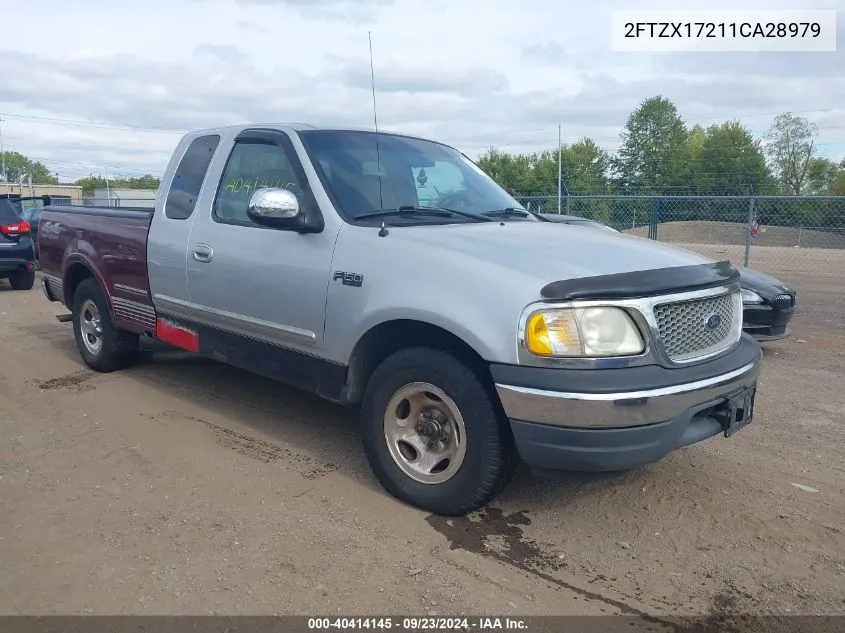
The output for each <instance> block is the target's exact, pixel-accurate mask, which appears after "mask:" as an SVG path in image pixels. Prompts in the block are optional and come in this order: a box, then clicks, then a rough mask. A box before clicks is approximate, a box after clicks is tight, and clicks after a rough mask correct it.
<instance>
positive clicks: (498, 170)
mask: <svg viewBox="0 0 845 633" xmlns="http://www.w3.org/2000/svg"><path fill="white" fill-rule="evenodd" d="M476 162H477V163H478V166H479V167H480V168H481V169H482V170H483V171H484V172H485V173H486V174H487V175H488V176H490V177H491V178H492V179H493V180H495V181H496V182H497V183H499V186H501V187H502V188H503V189H505V190H506V191H508V193H510V194H512V195H518V194H526V193H528V194H533V195H542V194H538V193H537V192H536V191H534V189H533V187H534V185H535V183H534V177H533V173H532V168H531V164H530V159H529V157H528V156H520V155H518V154H509V153H507V152H503V151H501V150H499V149H496V148H495V147H491V148H490V149H488V150H487V151H486V152H485V153H484V154H482V155H481V156H480V157H479V158H478V160H477V161H476Z"/></svg>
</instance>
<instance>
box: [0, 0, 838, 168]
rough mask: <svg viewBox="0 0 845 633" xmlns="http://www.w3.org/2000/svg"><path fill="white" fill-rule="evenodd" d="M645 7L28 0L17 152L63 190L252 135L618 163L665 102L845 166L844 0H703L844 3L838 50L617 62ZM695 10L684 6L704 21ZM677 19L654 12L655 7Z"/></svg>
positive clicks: (13, 39) (523, 1) (12, 109)
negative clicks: (223, 135) (346, 131)
mask: <svg viewBox="0 0 845 633" xmlns="http://www.w3.org/2000/svg"><path fill="white" fill-rule="evenodd" d="M638 4H639V3H638V2H635V1H634V0H631V1H626V0H591V1H590V2H584V1H583V0H581V2H577V3H576V2H575V1H574V0H570V1H569V2H566V1H565V0H518V1H515V0H146V1H145V2H138V1H137V0H133V1H132V2H128V1H127V2H116V1H115V0H77V1H76V2H74V3H70V2H67V1H66V0H32V1H31V2H29V3H15V4H13V5H10V7H7V8H6V9H4V20H3V21H4V27H8V26H13V28H4V29H3V37H2V38H0V49H2V60H3V64H2V70H0V118H2V119H3V122H2V134H3V141H4V145H5V147H6V149H7V150H15V151H20V152H22V153H24V154H27V155H28V156H31V157H33V158H36V159H38V160H41V161H42V162H44V163H46V164H47V165H48V166H49V167H50V168H51V170H53V171H55V172H56V173H58V174H59V176H60V177H61V178H62V180H67V179H75V178H78V177H80V176H83V175H87V174H88V173H90V172H94V173H98V172H99V173H105V170H106V168H108V170H109V172H110V173H113V174H122V175H128V176H131V175H141V174H143V173H153V174H156V175H159V174H160V173H161V172H162V171H163V169H164V166H165V165H166V162H167V160H168V158H169V155H170V152H171V150H172V149H173V147H174V145H175V144H176V142H177V140H178V138H179V134H180V133H181V132H182V131H184V130H187V129H193V128H198V127H209V126H214V125H219V124H229V123H240V122H264V123H266V122H273V121H277V122H284V121H296V122H308V123H316V124H323V123H325V124H332V125H347V124H348V125H354V126H370V125H371V124H372V101H371V93H370V67H369V61H368V40H367V32H368V31H371V32H372V36H373V49H374V57H375V63H374V66H375V77H376V91H377V102H378V115H379V124H380V126H381V127H382V128H384V129H393V130H400V131H405V132H411V133H416V134H421V135H425V136H429V137H432V138H436V139H438V140H442V141H446V142H449V143H451V144H453V145H456V146H457V147H459V148H460V149H462V150H464V151H466V152H467V153H468V154H470V155H471V156H475V155H477V154H479V153H480V152H482V151H483V150H484V149H485V148H487V147H489V146H491V145H495V146H497V147H501V148H503V149H506V150H509V151H526V150H534V149H542V148H547V147H555V146H556V144H557V134H558V132H557V126H558V124H560V125H561V126H562V130H563V138H564V142H571V141H574V140H577V139H578V138H580V137H582V136H591V137H593V138H594V139H595V140H596V142H598V143H599V144H600V145H602V146H604V147H606V148H608V149H610V150H613V149H615V148H616V143H617V139H618V134H619V131H620V129H621V127H622V126H623V125H624V123H625V119H626V117H627V115H628V113H629V112H630V111H631V110H632V109H633V108H634V107H636V106H637V104H638V103H639V102H640V101H642V100H643V99H645V98H648V97H650V96H653V95H655V94H662V95H664V96H666V97H668V98H670V99H672V100H673V101H674V102H675V103H676V104H677V106H678V108H679V110H680V113H681V115H682V117H683V118H684V120H685V121H686V122H687V123H688V124H689V125H692V124H694V123H697V122H698V123H702V124H704V125H709V124H711V123H714V122H719V121H721V120H725V119H730V118H738V119H740V120H741V121H743V122H744V123H745V124H746V125H747V126H748V127H749V128H750V129H751V130H752V131H753V132H755V134H757V135H759V136H762V135H763V134H764V133H765V131H766V129H767V128H768V126H769V125H770V124H771V121H772V118H773V116H774V115H775V114H777V113H779V112H783V111H787V110H788V111H792V112H795V113H800V114H801V115H802V116H805V117H807V118H809V119H810V120H812V121H814V122H815V123H816V124H817V125H818V128H819V134H818V137H817V143H818V146H819V149H820V151H821V153H822V154H823V155H827V156H830V157H833V158H840V157H842V156H845V70H843V69H845V0H790V1H788V2H783V1H781V0H760V1H758V0H744V2H737V0H731V1H725V0H707V2H701V3H699V5H700V6H701V7H706V8H708V9H713V8H719V7H723V8H748V9H752V8H759V9H764V8H770V9H775V8H781V9H796V8H807V9H810V8H818V9H837V10H838V11H839V12H840V13H839V16H838V36H837V40H838V46H837V48H838V51H837V52H831V53H765V54H763V53H661V54H656V53H614V52H612V51H611V50H610V48H611V47H610V16H611V11H612V10H614V9H632V8H637V6H638ZM695 4H696V3H689V6H685V8H695ZM673 5H674V6H677V3H674V2H671V1H662V0H655V1H653V2H649V3H648V8H650V9H656V8H664V7H665V8H669V7H672V6H673Z"/></svg>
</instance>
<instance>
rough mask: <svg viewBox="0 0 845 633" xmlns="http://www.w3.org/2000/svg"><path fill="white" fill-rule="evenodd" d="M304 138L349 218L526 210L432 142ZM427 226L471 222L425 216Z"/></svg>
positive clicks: (329, 134)
mask: <svg viewBox="0 0 845 633" xmlns="http://www.w3.org/2000/svg"><path fill="white" fill-rule="evenodd" d="M299 135H300V138H301V139H302V142H303V144H304V145H305V149H306V151H307V152H308V154H309V156H310V158H311V161H312V163H313V164H314V168H315V169H316V170H317V173H318V175H319V176H320V180H321V181H322V183H323V186H324V187H325V188H326V190H327V191H328V193H329V195H330V196H331V197H332V199H333V201H334V203H335V205H336V206H337V208H338V211H339V212H340V213H341V214H342V215H343V216H345V217H346V218H348V219H355V218H356V217H358V216H361V215H363V214H365V213H372V212H374V211H379V210H383V209H398V208H399V207H402V206H415V207H417V206H419V207H439V208H444V209H454V210H456V211H462V212H465V213H471V214H475V215H481V214H482V213H484V212H486V211H494V210H499V209H506V208H522V205H520V204H519V203H518V202H517V201H516V200H514V199H513V198H512V197H511V196H509V195H508V194H507V193H506V192H505V191H504V190H503V189H502V188H501V187H499V185H497V184H496V182H495V181H494V180H493V179H492V178H490V177H489V176H487V174H485V173H484V172H483V171H481V169H480V168H479V167H478V166H476V165H475V164H474V163H473V162H472V161H470V160H469V159H468V158H467V157H466V156H464V155H463V154H461V153H460V152H458V151H456V150H454V149H452V148H450V147H447V146H445V145H441V144H439V143H435V142H433V141H425V140H422V139H417V138H408V137H404V136H395V135H392V134H384V133H380V134H378V138H377V135H376V134H375V133H374V132H357V131H354V132H353V131H334V130H319V131H304V132H300V133H299ZM376 140H378V151H376ZM379 166H380V167H381V170H380V172H379ZM379 173H381V185H380V186H379ZM420 219H421V218H413V220H414V221H420ZM514 219H525V218H514ZM532 219H533V218H532ZM406 220H407V218H406ZM425 221H436V222H444V221H447V222H460V221H472V219H471V218H470V219H468V218H466V217H461V216H458V215H455V216H453V217H450V218H445V219H444V218H442V217H426V218H425Z"/></svg>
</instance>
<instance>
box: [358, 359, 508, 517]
mask: <svg viewBox="0 0 845 633" xmlns="http://www.w3.org/2000/svg"><path fill="white" fill-rule="evenodd" d="M361 421H362V427H363V428H362V433H363V438H364V448H365V451H366V453H367V457H368V459H369V462H370V465H371V467H372V469H373V472H374V473H375V475H376V477H377V478H378V480H379V481H380V482H381V484H382V485H383V486H384V487H385V489H387V491H388V492H390V493H391V494H392V495H394V496H395V497H397V498H399V499H402V500H403V501H406V502H408V503H410V504H413V505H415V506H417V507H420V508H423V509H425V510H429V511H432V512H435V513H437V514H443V515H462V514H466V513H467V512H469V511H471V510H474V509H476V508H478V507H480V506H482V505H484V504H485V503H487V502H488V501H490V500H491V499H492V498H493V497H494V496H495V495H496V494H497V493H498V492H499V491H500V490H501V488H502V487H503V486H504V485H505V484H506V483H507V481H508V479H509V478H510V476H511V474H512V473H513V468H514V465H515V464H516V452H515V450H514V447H513V440H512V437H511V435H510V429H509V428H508V427H507V424H506V422H505V421H504V419H503V417H502V415H501V414H500V412H499V411H498V408H497V407H496V406H495V403H494V401H493V398H492V397H491V395H490V393H489V392H488V390H487V388H486V387H485V385H484V383H483V382H482V380H481V379H480V378H479V377H478V375H477V374H476V373H475V372H474V371H473V370H472V369H471V368H470V367H469V366H467V365H466V364H465V363H464V362H462V361H461V360H459V359H458V358H456V357H454V356H452V355H451V354H449V353H447V352H444V351H440V350H437V349H431V348H412V349H406V350H401V351H399V352H396V353H395V354H393V355H392V356H390V357H388V358H387V359H385V360H384V361H383V362H382V363H381V364H380V365H379V366H378V367H377V368H376V370H375V371H374V372H373V375H372V377H371V378H370V380H369V382H368V384H367V389H366V391H365V394H364V401H363V403H362V407H361Z"/></svg>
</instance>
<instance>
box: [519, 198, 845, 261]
mask: <svg viewBox="0 0 845 633" xmlns="http://www.w3.org/2000/svg"><path fill="white" fill-rule="evenodd" d="M517 199H518V200H519V202H520V203H522V204H523V205H524V206H525V207H526V208H527V209H529V210H531V211H537V212H539V213H557V212H558V204H560V213H562V214H565V215H575V216H580V217H584V218H589V219H591V220H597V221H599V222H602V223H604V224H607V225H608V226H611V227H613V228H615V229H617V230H618V231H623V232H625V233H631V234H633V235H638V236H641V237H648V238H651V239H654V240H660V241H661V242H670V243H673V244H678V245H679V246H684V247H688V248H691V249H692V250H696V251H700V252H702V253H704V254H706V255H707V256H710V257H715V256H717V255H724V254H726V253H730V254H731V260H732V261H735V262H736V263H738V264H743V265H747V266H753V265H754V259H755V257H758V258H759V257H764V256H765V253H766V250H765V249H790V248H793V249H821V250H822V251H823V252H821V253H819V254H818V256H819V257H821V258H828V259H830V260H831V261H840V260H839V258H841V257H842V256H843V255H845V196H610V195H592V196H565V197H562V198H561V199H560V203H559V202H558V198H556V197H548V196H522V197H518V198H517ZM737 248H739V254H738V255H737V253H736V251H737ZM782 256H784V257H798V255H796V254H795V253H794V252H793V254H792V255H789V251H785V252H782ZM802 257H803V255H802Z"/></svg>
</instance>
